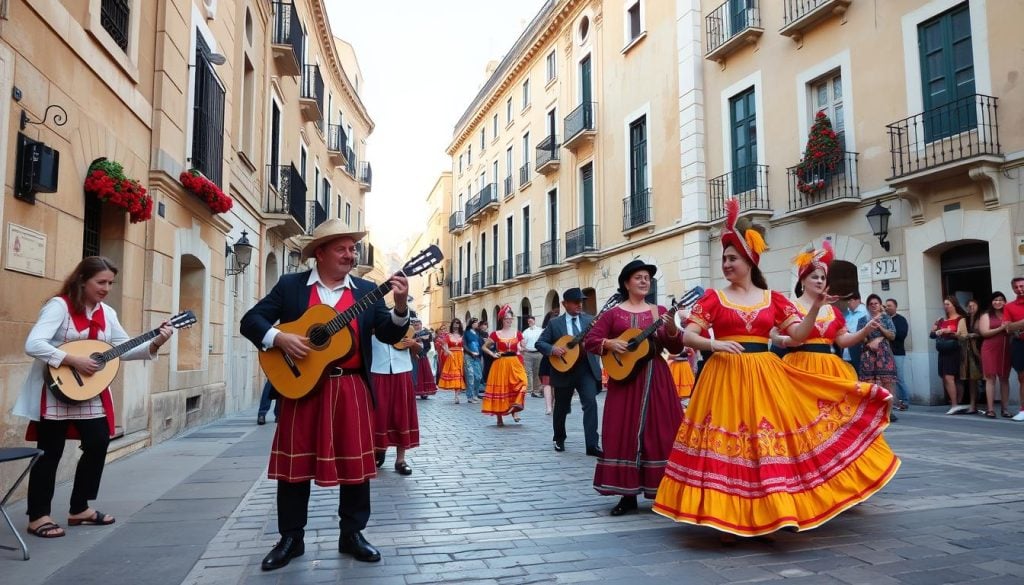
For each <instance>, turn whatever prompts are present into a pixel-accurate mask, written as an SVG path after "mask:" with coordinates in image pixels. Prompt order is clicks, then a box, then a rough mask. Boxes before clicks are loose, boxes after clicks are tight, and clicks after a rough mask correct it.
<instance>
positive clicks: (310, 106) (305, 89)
mask: <svg viewBox="0 0 1024 585" xmlns="http://www.w3.org/2000/svg"><path fill="white" fill-rule="evenodd" d="M299 109H300V110H302V120H303V121H304V122H313V123H315V124H317V125H319V124H320V123H321V121H323V119H324V78H323V77H321V76H320V67H319V66H318V65H306V66H305V67H303V68H302V88H301V90H300V91H299Z"/></svg>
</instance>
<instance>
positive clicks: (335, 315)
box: [259, 245, 444, 399]
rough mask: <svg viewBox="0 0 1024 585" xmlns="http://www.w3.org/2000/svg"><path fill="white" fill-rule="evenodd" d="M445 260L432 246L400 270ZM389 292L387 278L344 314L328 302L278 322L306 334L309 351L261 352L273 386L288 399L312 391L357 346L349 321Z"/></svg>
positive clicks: (410, 272) (406, 272) (418, 268)
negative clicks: (292, 353) (294, 355)
mask: <svg viewBox="0 0 1024 585" xmlns="http://www.w3.org/2000/svg"><path fill="white" fill-rule="evenodd" d="M443 259H444V256H443V255H442V254H441V250H440V248H438V247H437V246H435V245H431V246H429V247H428V248H426V249H424V250H421V251H420V253H419V254H417V255H416V256H415V257H413V259H412V260H409V262H407V263H406V264H405V266H403V267H402V270H401V271H400V273H401V274H403V275H405V276H416V275H417V274H420V273H422V272H425V271H426V270H428V269H430V268H432V267H433V266H435V265H437V264H438V263H440V262H441V260H443ZM389 292H391V282H390V281H387V282H385V283H384V284H382V285H380V286H378V287H377V288H376V289H374V290H373V292H371V293H369V294H367V295H366V296H364V297H362V298H360V299H359V300H357V301H356V302H355V304H353V305H352V306H351V307H349V308H348V309H345V310H344V311H342V312H341V313H339V312H338V311H336V310H335V309H334V307H331V306H329V305H313V306H312V307H310V308H308V309H306V312H305V313H303V314H302V316H301V317H299V318H298V320H295V321H292V322H290V323H282V324H280V325H278V326H277V328H278V329H279V330H281V331H283V332H285V333H294V334H296V335H302V336H303V337H306V338H307V339H308V340H309V341H308V342H307V343H308V345H309V349H310V351H309V353H308V354H306V357H304V358H302V359H295V358H292V357H291V356H289V355H287V354H286V353H284V352H283V351H281V349H280V348H278V347H272V348H270V349H268V350H267V351H261V352H259V359H260V368H262V369H263V373H264V374H266V375H267V378H268V379H269V380H270V384H271V385H272V386H273V387H274V389H275V390H277V392H278V393H279V394H281V395H282V396H284V397H285V398H292V399H296V398H302V397H303V396H305V395H307V394H309V393H310V392H312V391H313V389H314V388H316V385H317V383H318V382H319V381H320V378H322V377H323V375H324V372H325V371H326V370H327V368H328V367H330V366H331V365H332V364H334V363H336V362H338V361H339V360H343V359H345V358H347V357H348V356H349V355H351V353H352V351H353V350H354V349H355V338H354V337H353V335H352V329H351V328H350V327H349V326H348V325H349V323H351V322H352V320H353V319H355V318H356V317H358V316H359V314H360V313H362V312H363V311H365V310H366V309H368V308H370V307H372V306H373V304H374V303H376V302H377V301H379V300H380V299H382V298H384V295H386V294H388V293H389Z"/></svg>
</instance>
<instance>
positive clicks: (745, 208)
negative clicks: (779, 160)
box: [708, 165, 772, 221]
mask: <svg viewBox="0 0 1024 585" xmlns="http://www.w3.org/2000/svg"><path fill="white" fill-rule="evenodd" d="M708 194H709V196H710V200H711V207H710V219H711V221H718V220H721V219H724V218H725V200H726V199H728V198H729V197H736V198H737V199H739V202H740V213H741V214H742V213H745V212H753V213H755V214H760V215H771V214H772V204H771V199H769V197H768V165H747V166H745V167H740V168H739V169H736V170H735V171H733V172H731V173H726V174H724V175H720V176H718V177H715V178H714V179H710V180H708Z"/></svg>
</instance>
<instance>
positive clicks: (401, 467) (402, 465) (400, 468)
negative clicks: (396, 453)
mask: <svg viewBox="0 0 1024 585" xmlns="http://www.w3.org/2000/svg"><path fill="white" fill-rule="evenodd" d="M395 471H397V472H398V473H400V474H401V475H412V467H409V464H408V463H406V462H405V461H399V462H398V463H395Z"/></svg>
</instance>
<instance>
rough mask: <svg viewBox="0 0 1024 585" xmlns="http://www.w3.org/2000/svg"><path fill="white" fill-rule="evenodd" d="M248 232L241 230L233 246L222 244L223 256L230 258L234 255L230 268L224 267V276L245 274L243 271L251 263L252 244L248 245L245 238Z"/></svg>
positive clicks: (247, 239)
mask: <svg viewBox="0 0 1024 585" xmlns="http://www.w3.org/2000/svg"><path fill="white" fill-rule="evenodd" d="M247 234H248V232H246V231H245V230H242V235H241V237H239V238H238V240H237V241H236V242H235V245H234V246H228V244H227V242H225V243H224V256H225V257H226V258H227V257H231V255H234V259H233V260H232V262H231V264H232V267H231V268H227V267H225V269H224V275H225V276H234V275H235V274H241V273H243V272H245V269H246V268H247V267H248V266H249V262H251V261H252V244H250V243H249V238H247V237H246V235H247Z"/></svg>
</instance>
